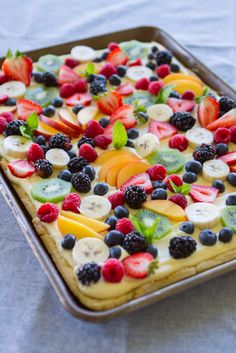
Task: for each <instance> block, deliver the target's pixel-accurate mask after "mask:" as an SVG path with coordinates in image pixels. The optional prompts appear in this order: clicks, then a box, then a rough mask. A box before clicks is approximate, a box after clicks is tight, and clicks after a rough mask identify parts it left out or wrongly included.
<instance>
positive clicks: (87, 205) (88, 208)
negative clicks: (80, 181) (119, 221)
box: [80, 195, 111, 219]
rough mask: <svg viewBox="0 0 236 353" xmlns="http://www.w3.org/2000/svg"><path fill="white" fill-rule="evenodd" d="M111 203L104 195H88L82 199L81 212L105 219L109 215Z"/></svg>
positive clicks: (91, 216) (90, 216)
mask: <svg viewBox="0 0 236 353" xmlns="http://www.w3.org/2000/svg"><path fill="white" fill-rule="evenodd" d="M110 211H111V203H110V202H109V201H108V200H107V199H106V198H105V197H102V196H97V195H96V196H93V195H91V196H87V197H85V198H83V199H82V201H81V204H80V213H81V214H82V215H84V216H87V217H89V218H94V219H103V218H105V217H106V216H108V215H109V213H110Z"/></svg>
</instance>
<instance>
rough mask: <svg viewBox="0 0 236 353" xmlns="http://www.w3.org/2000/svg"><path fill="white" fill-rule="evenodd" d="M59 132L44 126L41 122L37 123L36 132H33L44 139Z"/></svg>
mask: <svg viewBox="0 0 236 353" xmlns="http://www.w3.org/2000/svg"><path fill="white" fill-rule="evenodd" d="M59 132H60V131H59V130H56V129H54V128H52V127H50V126H48V125H46V124H44V123H43V122H42V121H39V125H38V127H37V129H36V130H34V134H35V135H36V136H39V135H43V136H44V137H45V138H46V139H49V138H50V137H52V136H53V135H55V134H57V133H59Z"/></svg>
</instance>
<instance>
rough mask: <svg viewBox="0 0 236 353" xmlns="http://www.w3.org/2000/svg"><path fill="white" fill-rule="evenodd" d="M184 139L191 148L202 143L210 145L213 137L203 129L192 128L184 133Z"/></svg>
mask: <svg viewBox="0 0 236 353" xmlns="http://www.w3.org/2000/svg"><path fill="white" fill-rule="evenodd" d="M186 137H187V139H188V142H189V146H190V147H192V148H195V147H197V146H198V145H201V144H202V143H206V144H212V142H213V140H214V137H213V134H212V132H210V131H209V130H207V129H204V128H203V127H194V128H193V129H190V130H188V131H187V132H186Z"/></svg>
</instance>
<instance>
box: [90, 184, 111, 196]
mask: <svg viewBox="0 0 236 353" xmlns="http://www.w3.org/2000/svg"><path fill="white" fill-rule="evenodd" d="M108 189H109V188H108V185H107V184H106V183H98V184H97V185H95V187H94V189H93V193H94V194H95V195H99V196H103V195H105V194H106V193H107V192H108Z"/></svg>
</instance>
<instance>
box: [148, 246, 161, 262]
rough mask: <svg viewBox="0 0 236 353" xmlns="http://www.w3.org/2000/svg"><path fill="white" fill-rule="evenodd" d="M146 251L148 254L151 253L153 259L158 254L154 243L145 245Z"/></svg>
mask: <svg viewBox="0 0 236 353" xmlns="http://www.w3.org/2000/svg"><path fill="white" fill-rule="evenodd" d="M146 252H148V253H149V254H151V255H152V256H153V258H154V259H155V258H156V257H157V255H158V250H157V247H156V246H155V245H152V244H149V245H148V246H147V249H146Z"/></svg>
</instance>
